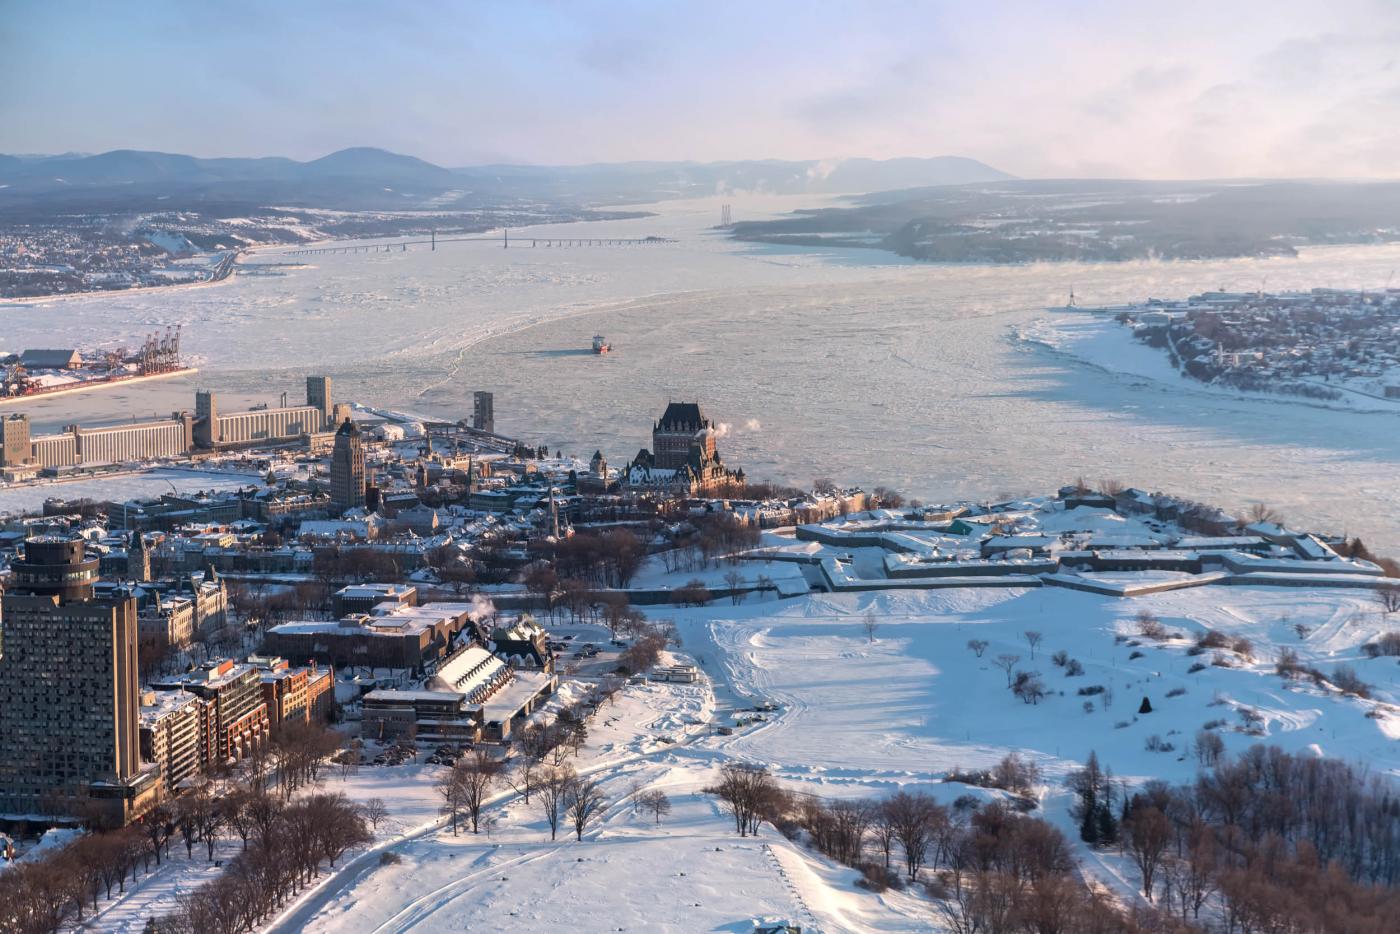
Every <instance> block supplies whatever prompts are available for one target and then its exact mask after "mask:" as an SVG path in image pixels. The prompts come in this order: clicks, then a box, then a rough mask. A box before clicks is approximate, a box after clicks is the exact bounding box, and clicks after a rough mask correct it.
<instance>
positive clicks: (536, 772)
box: [506, 750, 544, 805]
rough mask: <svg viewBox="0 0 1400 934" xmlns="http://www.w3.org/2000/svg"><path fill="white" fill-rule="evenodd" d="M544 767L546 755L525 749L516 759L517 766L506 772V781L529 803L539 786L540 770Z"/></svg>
mask: <svg viewBox="0 0 1400 934" xmlns="http://www.w3.org/2000/svg"><path fill="white" fill-rule="evenodd" d="M543 768H544V757H543V755H541V756H540V757H539V758H536V757H535V756H532V755H528V754H526V753H525V752H524V751H523V750H522V751H521V755H519V756H517V757H516V759H515V767H514V768H512V769H510V770H509V771H507V772H506V781H507V782H509V783H510V787H511V788H513V789H514V790H515V793H516V794H518V795H520V797H521V799H522V800H523V801H524V802H525V803H526V804H527V805H528V804H529V803H530V795H532V794H534V793H535V790H536V788H538V787H539V781H540V772H541V770H542V769H543Z"/></svg>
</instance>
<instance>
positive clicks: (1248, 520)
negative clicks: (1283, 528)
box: [1240, 503, 1283, 525]
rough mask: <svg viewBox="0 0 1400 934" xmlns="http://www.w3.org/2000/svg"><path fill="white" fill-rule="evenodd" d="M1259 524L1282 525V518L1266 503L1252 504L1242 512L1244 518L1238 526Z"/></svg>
mask: <svg viewBox="0 0 1400 934" xmlns="http://www.w3.org/2000/svg"><path fill="white" fill-rule="evenodd" d="M1261 522H1268V523H1272V524H1274V525H1282V524H1283V517H1282V516H1281V515H1279V512H1278V510H1276V509H1274V508H1273V507H1272V506H1270V505H1268V504H1267V503H1252V504H1250V507H1249V508H1248V509H1246V510H1245V511H1244V517H1243V518H1242V520H1241V521H1240V525H1254V524H1256V523H1261Z"/></svg>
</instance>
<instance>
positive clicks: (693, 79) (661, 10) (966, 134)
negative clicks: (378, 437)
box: [0, 0, 1400, 178]
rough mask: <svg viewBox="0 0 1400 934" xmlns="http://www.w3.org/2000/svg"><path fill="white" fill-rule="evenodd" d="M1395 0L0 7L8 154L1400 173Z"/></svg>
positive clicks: (1032, 173) (148, 2)
mask: <svg viewBox="0 0 1400 934" xmlns="http://www.w3.org/2000/svg"><path fill="white" fill-rule="evenodd" d="M1397 59H1400V0H1271V2H1256V0H1211V2H1200V0H1172V2H1168V3H1163V2H1160V0H1151V2H1143V0H1117V2H1098V0H1036V2H1022V0H1005V2H998V0H955V2H953V0H949V2H937V0H926V2H922V3H903V2H860V0H846V2H840V3H828V2H822V0H806V2H787V0H746V2H731V0H707V2H694V3H692V2H680V0H677V2H664V0H653V2H638V3H632V2H610V3H601V2H585V0H572V2H529V0H511V2H505V0H499V2H492V0H479V2H459V3H447V2H414V0H379V2H376V3H367V2H360V0H338V2H327V0H294V2H284V0H279V2H266V0H240V2H237V3H226V2H223V0H199V2H189V0H180V2H166V0H131V2H128V3H110V2H75V0H0V88H3V89H4V90H3V92H2V93H0V152H8V153H41V152H102V151H105V150H109V149H124V148H129V149H150V150H161V151H167V152H183V153H189V154H192V155H197V156H262V155H284V156H291V157H293V158H297V159H309V158H315V157H318V156H321V155H325V154H326V153H328V152H331V151H334V150H336V149H340V148H344V147H347V146H380V147H383V148H385V149H390V150H393V151H396V152H403V153H408V154H411V155H415V156H419V157H421V158H424V159H427V160H429V161H431V162H436V163H438V164H440V165H446V166H454V167H455V166H464V165H475V164H482V163H492V162H515V163H534V164H565V163H568V164H572V163H585V162H622V161H633V160H696V161H719V160H727V159H757V158H775V159H816V158H831V159H836V158H846V157H854V156H865V157H872V158H892V157H899V156H935V155H960V156H969V157H971V158H975V159H980V160H982V161H984V162H986V163H988V164H990V165H993V166H996V167H997V168H1000V169H1003V170H1005V171H1008V172H1012V173H1014V174H1017V175H1022V176H1028V177H1037V176H1038V177H1050V176H1119V177H1144V178H1171V177H1175V178H1185V177H1196V178H1200V177H1213V178H1219V177H1303V176H1332V177H1395V176H1397V175H1400V157H1397V154H1400V65H1397Z"/></svg>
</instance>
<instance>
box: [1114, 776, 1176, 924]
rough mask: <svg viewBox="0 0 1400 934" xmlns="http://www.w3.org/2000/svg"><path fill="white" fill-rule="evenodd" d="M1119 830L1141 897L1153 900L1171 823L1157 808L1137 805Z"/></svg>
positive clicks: (1170, 835) (1169, 836)
mask: <svg viewBox="0 0 1400 934" xmlns="http://www.w3.org/2000/svg"><path fill="white" fill-rule="evenodd" d="M1136 800H1137V798H1136V796H1134V801H1136ZM1122 828H1123V840H1124V849H1126V850H1127V851H1128V855H1129V856H1130V857H1132V860H1133V863H1134V864H1135V865H1136V866H1137V868H1138V872H1139V874H1141V876H1142V894H1143V895H1145V896H1146V897H1147V900H1148V901H1152V893H1153V890H1154V888H1155V879H1156V875H1157V867H1158V866H1159V865H1160V864H1161V862H1162V856H1163V854H1165V853H1166V851H1167V847H1169V846H1170V845H1171V842H1172V826H1171V821H1169V820H1168V819H1167V816H1166V815H1165V814H1163V813H1162V812H1161V811H1159V810H1158V809H1157V808H1155V807H1153V806H1151V805H1144V804H1139V805H1137V806H1136V807H1134V808H1132V810H1131V811H1130V812H1129V814H1128V816H1127V817H1126V818H1124V820H1123V824H1122Z"/></svg>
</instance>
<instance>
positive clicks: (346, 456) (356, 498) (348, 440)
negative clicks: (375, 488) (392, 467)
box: [331, 418, 365, 511]
mask: <svg viewBox="0 0 1400 934" xmlns="http://www.w3.org/2000/svg"><path fill="white" fill-rule="evenodd" d="M331 503H332V504H334V505H335V508H337V509H339V510H342V511H344V510H346V509H354V508H356V507H358V506H363V505H364V504H365V446H364V442H363V441H362V440H361V439H360V429H359V428H357V427H356V426H355V423H354V422H352V421H351V420H350V419H348V418H347V419H346V420H345V421H344V422H342V423H341V426H340V428H339V429H337V431H336V433H335V448H334V449H333V450H332V451H331Z"/></svg>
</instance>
